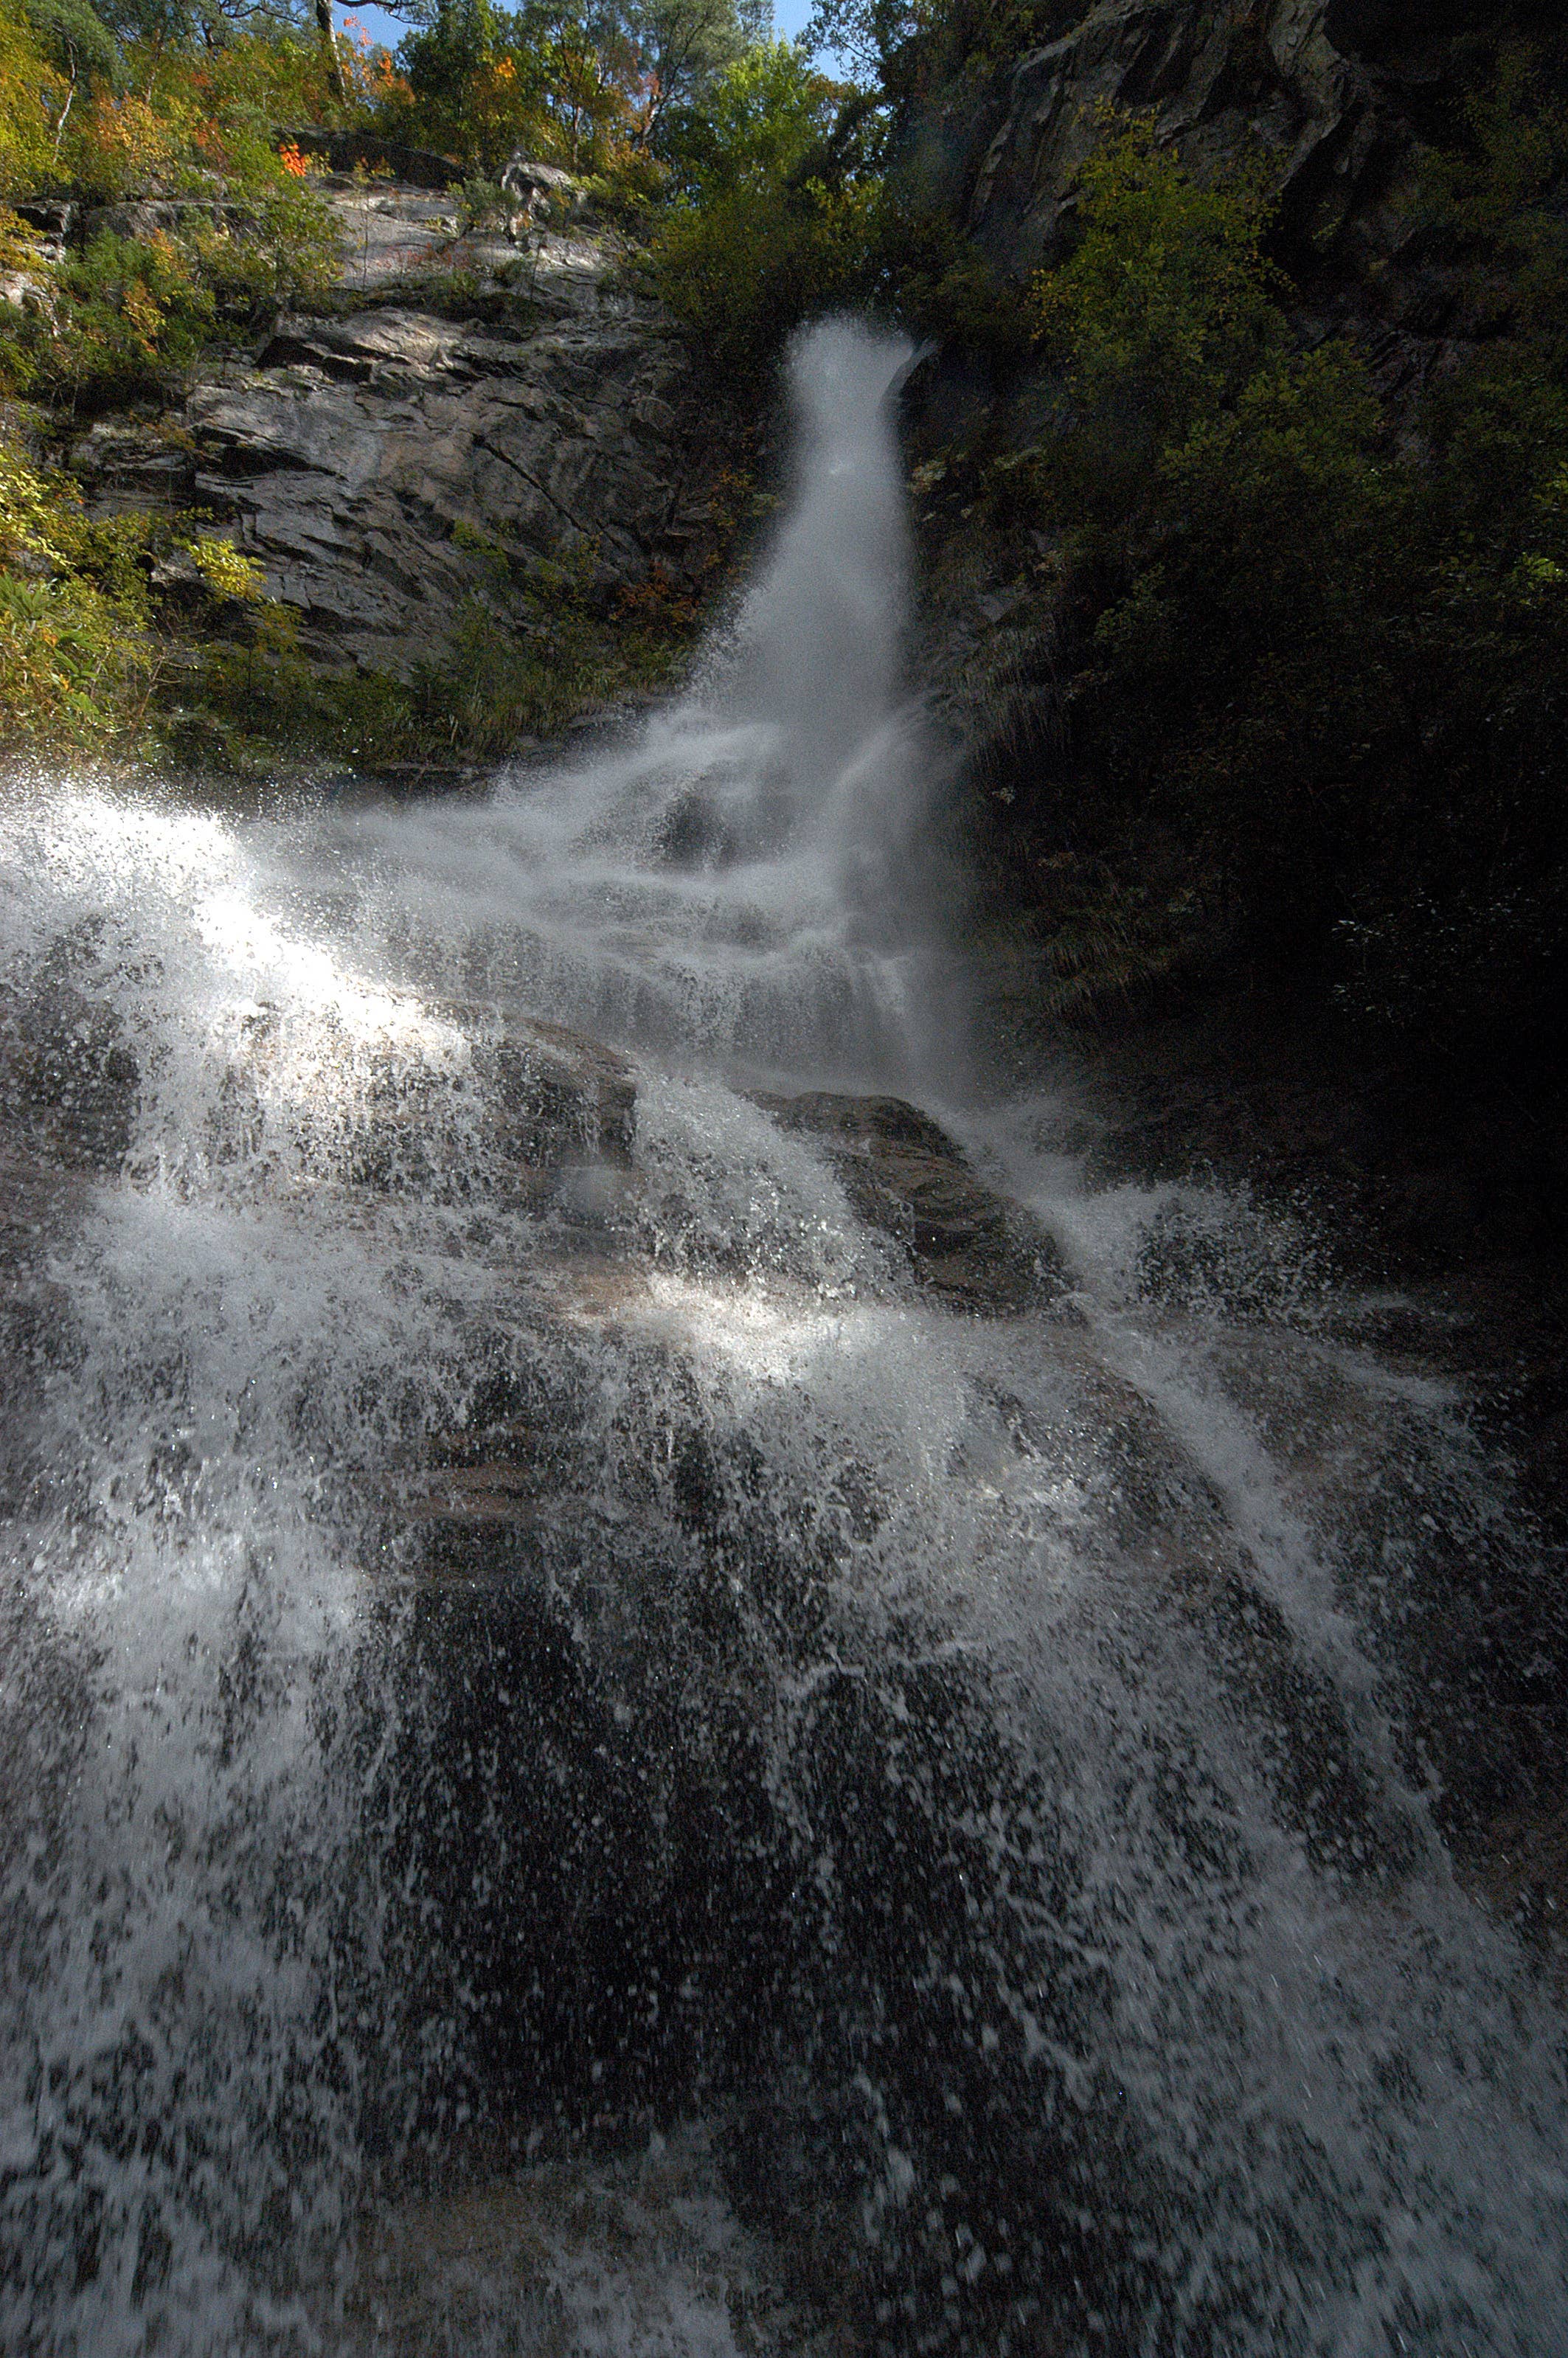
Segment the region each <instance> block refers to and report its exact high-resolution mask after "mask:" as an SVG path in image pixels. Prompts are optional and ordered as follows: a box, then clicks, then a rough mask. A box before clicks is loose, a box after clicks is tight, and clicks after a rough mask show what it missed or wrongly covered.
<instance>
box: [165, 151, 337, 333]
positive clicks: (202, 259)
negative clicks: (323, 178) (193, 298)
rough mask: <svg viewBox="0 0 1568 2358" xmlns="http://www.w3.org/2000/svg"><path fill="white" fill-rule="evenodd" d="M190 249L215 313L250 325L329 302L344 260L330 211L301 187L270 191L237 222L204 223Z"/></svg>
mask: <svg viewBox="0 0 1568 2358" xmlns="http://www.w3.org/2000/svg"><path fill="white" fill-rule="evenodd" d="M189 251H190V253H191V254H192V256H193V258H194V261H195V263H196V265H197V266H198V268H199V269H200V276H201V279H202V281H203V283H204V285H205V286H206V287H207V288H209V289H210V290H211V297H212V302H213V305H214V308H215V312H216V315H217V316H218V317H219V318H220V319H234V320H238V321H241V322H243V323H244V324H246V325H256V324H260V323H261V322H263V321H265V319H269V318H270V317H271V316H272V314H273V313H275V312H276V311H279V310H284V309H287V308H296V307H303V308H307V309H308V308H310V307H311V306H312V305H315V304H319V303H321V302H322V301H324V300H325V298H326V297H327V296H328V294H329V293H330V290H331V288H332V287H333V286H334V285H335V284H336V282H337V276H338V267H339V264H340V261H341V238H340V235H339V231H338V226H337V223H336V222H335V221H334V219H333V217H332V214H331V212H330V211H329V209H328V207H327V205H326V204H325V203H324V202H323V200H322V199H321V198H320V197H319V196H318V194H317V193H316V191H315V189H311V188H309V187H308V186H304V185H301V184H299V183H295V184H294V185H292V186H287V187H284V188H280V189H273V190H269V191H267V192H265V193H264V194H263V195H262V196H261V197H260V198H259V200H257V201H256V202H255V203H254V205H252V206H249V207H246V208H245V209H244V211H243V213H242V215H241V217H240V219H239V220H237V221H236V220H234V219H233V218H232V215H231V214H230V213H228V212H225V213H224V214H222V216H220V217H219V218H218V219H217V220H214V221H202V220H200V219H198V220H197V221H196V222H195V223H194V224H193V226H192V228H191V230H190V232H189Z"/></svg>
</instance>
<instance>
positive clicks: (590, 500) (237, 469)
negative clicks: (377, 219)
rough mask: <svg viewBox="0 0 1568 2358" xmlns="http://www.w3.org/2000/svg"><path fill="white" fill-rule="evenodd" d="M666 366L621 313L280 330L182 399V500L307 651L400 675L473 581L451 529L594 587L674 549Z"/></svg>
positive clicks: (674, 390) (424, 650)
mask: <svg viewBox="0 0 1568 2358" xmlns="http://www.w3.org/2000/svg"><path fill="white" fill-rule="evenodd" d="M681 375H682V362H681V356H680V353H679V352H678V350H677V349H676V347H675V346H674V345H673V344H672V343H670V342H668V341H665V340H663V339H660V338H658V337H657V336H650V334H649V332H648V325H647V322H646V321H645V320H644V319H641V318H639V317H637V316H636V315H635V314H632V313H623V314H622V315H621V316H620V317H619V318H614V319H608V320H605V321H599V320H591V321H590V320H578V321H575V322H570V323H564V322H563V323H561V324H558V325H556V326H553V327H552V328H550V329H548V330H545V331H544V332H542V333H540V334H537V335H535V336H531V337H526V338H523V339H515V340H514V339H509V338H506V337H503V336H501V335H497V334H495V333H492V332H491V331H489V330H484V329H481V328H475V327H470V326H464V325H459V324H454V323H453V322H450V321H445V320H438V319H432V318H430V317H429V316H427V314H424V313H421V312H417V311H411V310H385V311H373V312H367V313H363V314H362V315H361V316H360V317H359V318H357V319H351V320H343V321H323V320H303V319H289V320H285V321H283V322H282V323H281V324H280V327H279V331H278V333H277V335H276V337H275V338H274V340H273V341H272V343H271V344H270V345H269V346H268V347H267V348H266V350H265V352H263V354H262V357H261V362H260V363H259V365H258V366H257V367H256V368H255V369H254V370H253V371H251V372H249V373H247V374H245V375H243V376H240V377H237V378H235V379H233V380H232V381H231V382H230V383H228V384H220V385H211V386H207V387H204V388H202V389H201V390H200V391H199V392H198V393H197V394H196V395H193V396H192V399H191V402H190V406H189V426H190V428H191V430H192V432H193V433H194V434H195V435H196V437H197V438H198V441H199V444H200V449H201V451H202V454H203V455H202V458H201V460H200V465H199V467H198V469H197V472H196V477H195V483H194V490H195V493H196V496H197V497H198V499H199V500H201V501H203V502H205V503H207V504H208V505H210V506H211V507H213V508H214V509H216V510H217V511H218V512H219V513H220V514H228V515H230V516H232V517H233V518H234V519H235V520H236V521H237V522H238V523H239V525H240V527H241V531H240V537H241V541H242V545H243V546H244V548H245V549H246V551H247V552H248V553H249V554H252V555H254V556H255V557H259V558H260V559H261V561H262V563H263V564H264V566H265V568H266V574H267V587H268V590H269V591H270V592H271V594H272V595H274V596H275V597H281V598H283V599H286V600H287V602H288V603H289V604H290V605H291V606H293V607H295V608H296V609H297V611H298V612H299V614H300V616H301V621H302V625H303V630H302V644H304V646H305V648H306V650H307V652H308V653H309V654H312V655H314V656H315V657H317V658H318V659H319V660H323V661H329V662H330V661H334V660H335V661H337V662H339V663H341V662H343V661H344V660H346V659H349V658H351V659H353V660H355V661H357V662H359V663H361V664H362V665H372V666H374V667H375V668H378V669H382V670H386V671H391V672H394V673H406V671H407V670H408V669H409V668H410V666H411V665H412V663H413V662H414V661H416V659H417V658H418V657H419V656H421V655H429V654H432V653H434V652H435V651H436V650H437V649H438V647H439V646H440V645H441V644H443V642H444V640H445V638H446V636H447V634H448V633H449V630H450V628H451V625H452V622H453V620H454V618H455V615H456V612H457V610H458V608H459V607H460V605H461V604H462V602H463V600H465V599H466V598H469V597H471V596H473V595H474V594H475V593H476V592H479V591H481V590H482V589H483V587H484V585H485V582H486V578H487V570H486V565H485V560H484V552H483V550H482V549H476V548H475V547H474V546H473V545H472V541H471V539H470V545H469V546H463V545H462V536H463V535H478V536H480V537H481V539H482V540H484V541H487V542H489V543H490V544H491V545H492V546H493V547H495V548H497V549H500V550H503V551H504V552H505V553H506V554H507V555H508V556H509V557H545V558H551V559H557V560H560V559H571V558H573V557H579V558H580V559H581V560H582V561H584V562H586V563H588V564H589V567H590V568H591V570H592V573H593V577H594V581H595V585H596V587H597V588H598V589H599V590H600V591H603V592H609V591H611V590H613V589H614V588H616V587H618V586H621V585H631V584H633V583H634V582H636V581H638V580H641V579H643V578H644V577H645V576H646V574H647V572H648V569H649V568H650V565H651V564H652V563H653V561H654V559H655V558H665V559H666V560H667V559H668V558H670V557H672V556H674V555H675V554H676V550H677V547H678V546H679V542H678V534H679V528H680V518H681V515H682V512H683V506H684V503H687V501H689V500H693V499H699V497H700V493H699V490H698V486H697V483H696V482H695V481H694V480H693V479H692V474H691V471H690V470H689V468H688V466H687V465H683V463H682V455H681V454H680V453H679V452H678V451H677V450H676V449H672V447H671V440H672V428H673V427H674V426H675V415H674V409H673V406H672V396H673V397H675V398H678V397H679V380H680V378H681ZM672 535H676V536H675V537H672ZM492 594H493V593H492Z"/></svg>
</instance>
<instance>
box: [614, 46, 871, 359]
mask: <svg viewBox="0 0 1568 2358" xmlns="http://www.w3.org/2000/svg"><path fill="white" fill-rule="evenodd" d="M851 95H852V94H851V93H849V92H846V91H845V90H844V88H843V87H842V85H840V84H838V83H835V82H831V81H827V79H826V78H825V77H824V76H823V75H821V74H818V73H816V72H814V71H813V70H812V69H811V67H810V66H809V65H808V64H807V62H806V57H805V53H804V52H803V51H802V50H801V49H797V48H795V47H794V46H792V45H791V44H790V43H787V42H784V41H777V42H768V43H762V44H759V46H758V47H757V48H756V49H752V50H751V51H750V52H749V53H748V54H747V56H745V57H744V58H742V59H741V60H740V61H739V62H738V63H737V64H735V65H733V66H731V67H730V68H729V70H727V71H726V72H725V73H723V74H721V75H720V76H719V79H718V81H717V82H716V83H715V84H714V86H713V88H712V90H711V92H709V93H708V98H707V99H706V101H705V103H704V105H703V107H702V109H701V111H700V113H697V112H696V111H692V112H690V113H688V114H686V115H684V116H682V117H681V118H679V119H678V120H676V122H673V123H672V124H671V126H670V133H669V140H668V147H669V153H670V156H671V159H672V167H673V170H674V173H675V177H676V188H677V189H678V190H679V191H680V192H681V193H680V194H679V196H678V197H677V199H676V201H675V202H674V203H673V204H672V205H671V207H670V209H669V211H668V212H667V213H666V215H665V219H664V221H663V222H661V223H660V224H659V226H658V228H657V231H656V233H655V235H654V240H653V245H652V255H651V260H652V267H653V274H654V281H655V283H656V285H657V287H658V289H659V292H660V294H661V295H662V297H664V300H665V303H666V304H667V305H668V307H669V308H670V309H671V310H672V311H673V312H674V313H675V315H676V318H677V319H681V320H682V321H683V322H684V323H685V324H686V326H687V329H688V330H690V331H691V333H692V335H693V338H694V340H695V341H697V344H698V345H699V347H700V349H701V351H702V352H703V354H704V357H705V359H706V360H707V361H708V362H711V363H712V364H713V365H714V366H715V367H716V368H717V369H718V370H719V372H720V373H721V374H722V376H723V377H724V379H725V380H726V381H727V382H728V384H729V385H730V388H731V391H732V393H733V395H734V396H735V397H736V398H738V399H740V400H746V399H752V398H755V397H756V396H757V395H758V394H759V393H760V392H761V391H762V389H763V388H765V386H766V384H767V383H768V381H769V379H770V377H771V373H772V370H773V364H774V362H776V359H777V356H778V353H779V352H780V349H781V348H782V346H783V344H784V341H785V340H786V338H787V337H788V336H789V335H790V333H791V332H792V330H794V329H795V328H796V327H797V326H798V325H799V324H800V322H801V321H802V320H804V319H809V318H811V317H812V316H813V315H815V314H817V313H820V312H825V311H829V310H833V309H835V308H840V307H841V306H843V305H844V304H847V303H851V302H854V301H855V300H857V299H858V298H860V297H863V295H864V294H865V292H866V290H867V287H868V282H869V258H870V253H871V229H872V222H873V219H874V213H875V206H876V202H877V184H876V179H875V173H874V165H875V156H874V149H873V147H872V146H871V141H870V139H869V138H868V137H867V136H865V135H864V134H865V133H866V131H867V129H868V126H867V125H866V124H864V121H863V117H860V116H858V115H856V114H854V113H853V112H851V113H850V114H849V125H850V128H849V135H845V133H844V124H845V116H846V101H847V100H848V99H849V98H850V97H851Z"/></svg>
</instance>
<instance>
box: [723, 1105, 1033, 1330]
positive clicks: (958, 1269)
mask: <svg viewBox="0 0 1568 2358" xmlns="http://www.w3.org/2000/svg"><path fill="white" fill-rule="evenodd" d="M756 1102H757V1104H759V1105H760V1106H762V1107H763V1108H764V1109H765V1110H766V1111H767V1112H769V1113H771V1114H772V1115H773V1119H774V1120H775V1121H777V1122H778V1124H779V1126H780V1127H781V1129H784V1130H799V1131H804V1132H805V1133H806V1135H807V1136H809V1137H812V1138H816V1139H820V1140H821V1141H822V1142H823V1144H824V1146H825V1147H826V1148H827V1153H828V1158H829V1160H830V1161H831V1163H832V1164H833V1167H834V1169H835V1171H836V1172H837V1173H838V1177H839V1180H840V1181H841V1183H842V1184H843V1188H844V1192H845V1194H846V1195H848V1196H849V1202H850V1204H851V1205H852V1206H853V1207H854V1209H855V1212H856V1213H857V1215H858V1216H859V1217H860V1219H862V1220H864V1221H865V1223H866V1225H867V1227H868V1228H876V1229H878V1230H880V1231H881V1234H882V1235H883V1236H885V1237H888V1238H892V1241H893V1242H894V1243H895V1244H897V1245H899V1246H901V1247H902V1248H903V1251H904V1253H905V1254H906V1255H907V1257H908V1261H909V1267H910V1272H911V1274H912V1276H913V1277H914V1280H915V1282H916V1283H917V1284H918V1285H919V1286H920V1288H921V1290H922V1291H923V1292H925V1293H929V1294H931V1295H932V1296H933V1297H934V1298H935V1300H937V1301H938V1302H941V1303H944V1304H946V1306H947V1307H948V1308H950V1309H954V1310H964V1311H970V1312H973V1313H976V1314H979V1315H980V1316H983V1317H994V1316H998V1315H1000V1314H1004V1313H1007V1312H1010V1311H1019V1310H1027V1309H1032V1308H1035V1307H1037V1306H1039V1305H1040V1304H1041V1303H1044V1302H1048V1301H1051V1300H1053V1299H1054V1298H1055V1297H1057V1296H1059V1295H1060V1294H1061V1293H1062V1292H1063V1291H1064V1283H1065V1282H1064V1279H1063V1275H1062V1262H1061V1256H1060V1254H1059V1253H1058V1251H1057V1249H1056V1247H1055V1245H1054V1242H1053V1240H1052V1238H1050V1237H1049V1236H1048V1235H1047V1234H1046V1232H1045V1230H1044V1228H1042V1227H1041V1226H1040V1224H1039V1222H1038V1221H1037V1220H1035V1219H1033V1217H1031V1215H1030V1214H1029V1213H1028V1212H1027V1211H1025V1209H1024V1208H1023V1206H1022V1205H1021V1204H1017V1203H1014V1202H1013V1201H1012V1199H1011V1197H1010V1196H1006V1195H999V1194H998V1192H997V1191H996V1189H995V1188H993V1187H988V1186H987V1185H986V1184H985V1182H984V1181H983V1180H981V1179H978V1178H977V1177H976V1176H975V1174H974V1173H973V1172H972V1171H971V1170H970V1169H969V1167H968V1163H967V1162H966V1161H965V1159H964V1156H963V1153H962V1152H961V1150H960V1149H959V1148H958V1147H957V1145H955V1143H954V1141H952V1139H950V1138H949V1137H948V1136H947V1133H946V1130H943V1129H941V1128H940V1127H939V1126H938V1124H937V1123H935V1122H934V1121H933V1120H931V1117H930V1116H929V1114H924V1113H921V1112H920V1111H919V1110H918V1109H916V1108H915V1107H914V1106H912V1105H906V1104H905V1103H904V1101H903V1098H880V1097H872V1098H860V1097H841V1096H838V1095H836V1094H835V1093H833V1092H832V1091H829V1090H825V1089H813V1090H810V1091H808V1092H807V1093H806V1095H805V1096H803V1097H794V1098H786V1097H774V1096H767V1095H761V1096H759V1097H758V1098H757V1099H756Z"/></svg>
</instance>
